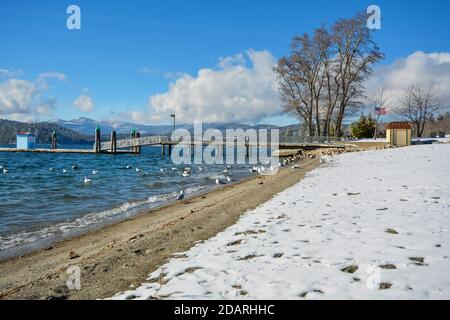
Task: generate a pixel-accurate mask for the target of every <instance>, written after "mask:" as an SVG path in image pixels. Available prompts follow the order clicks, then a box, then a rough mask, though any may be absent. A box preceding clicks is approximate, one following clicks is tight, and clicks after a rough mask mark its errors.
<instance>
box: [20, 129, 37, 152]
mask: <svg viewBox="0 0 450 320" xmlns="http://www.w3.org/2000/svg"><path fill="white" fill-rule="evenodd" d="M16 140H17V146H16V148H17V149H20V150H33V149H36V136H35V135H34V134H31V133H28V132H20V133H19V134H18V135H17V136H16Z"/></svg>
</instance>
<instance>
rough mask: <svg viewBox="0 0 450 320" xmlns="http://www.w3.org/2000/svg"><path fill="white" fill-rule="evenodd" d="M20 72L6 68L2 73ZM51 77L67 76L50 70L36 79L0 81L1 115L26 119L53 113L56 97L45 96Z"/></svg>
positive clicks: (61, 78) (8, 74)
mask: <svg viewBox="0 0 450 320" xmlns="http://www.w3.org/2000/svg"><path fill="white" fill-rule="evenodd" d="M1 70H3V71H5V70H6V69H1ZM20 73H21V72H20V71H11V70H6V71H5V72H2V73H1V74H2V75H4V76H5V77H6V76H8V77H9V76H12V75H18V74H20ZM50 78H53V79H57V80H59V81H63V80H65V79H66V76H65V75H64V74H62V73H57V72H48V73H42V74H40V75H39V76H38V77H37V78H36V80H34V81H28V80H22V79H7V80H5V81H4V82H2V83H0V115H1V116H2V117H6V118H9V119H14V120H26V119H33V118H34V117H36V116H42V115H50V114H52V112H53V111H54V109H55V107H56V99H55V98H53V97H50V98H48V97H45V96H44V94H45V91H46V90H48V89H49V86H48V85H47V79H50Z"/></svg>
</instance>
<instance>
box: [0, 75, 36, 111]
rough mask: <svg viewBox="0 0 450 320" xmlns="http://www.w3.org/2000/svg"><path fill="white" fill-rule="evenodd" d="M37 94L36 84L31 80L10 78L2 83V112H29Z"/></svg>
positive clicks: (0, 100)
mask: <svg viewBox="0 0 450 320" xmlns="http://www.w3.org/2000/svg"><path fill="white" fill-rule="evenodd" d="M36 94H37V89H36V85H35V84H34V83H32V82H30V81H26V80H19V79H10V80H7V81H6V82H4V83H1V84H0V114H2V115H8V114H13V113H17V114H23V113H29V112H30V111H31V105H32V101H33V99H34V97H35V96H36Z"/></svg>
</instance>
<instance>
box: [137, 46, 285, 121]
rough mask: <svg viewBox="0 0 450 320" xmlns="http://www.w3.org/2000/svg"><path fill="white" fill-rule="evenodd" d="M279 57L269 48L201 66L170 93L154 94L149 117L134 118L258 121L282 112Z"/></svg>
mask: <svg viewBox="0 0 450 320" xmlns="http://www.w3.org/2000/svg"><path fill="white" fill-rule="evenodd" d="M275 64H276V59H275V57H274V56H273V55H272V54H271V53H270V52H269V51H266V50H263V51H254V50H248V51H247V52H246V53H245V54H238V55H236V56H232V57H227V58H224V59H221V60H220V62H219V64H218V66H217V67H216V68H214V69H209V68H204V69H200V70H199V71H198V73H197V75H196V76H191V75H187V74H184V75H181V76H180V77H179V78H178V79H177V80H176V81H175V82H172V83H171V84H170V85H169V89H168V91H167V92H166V93H162V94H156V95H152V96H150V98H149V101H148V108H149V112H150V113H149V116H145V113H141V112H134V113H131V114H130V115H131V117H132V118H133V120H134V121H143V120H144V119H145V120H148V121H152V122H167V120H168V119H169V116H170V114H172V113H175V114H176V116H177V119H178V121H180V122H183V123H192V122H194V121H204V122H235V121H236V122H243V121H250V122H253V121H258V120H260V119H262V118H264V117H268V116H274V115H277V114H279V113H280V112H281V107H280V102H279V98H278V85H277V82H276V76H275V74H274V72H273V71H272V68H273V66H274V65H275Z"/></svg>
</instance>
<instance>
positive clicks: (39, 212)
mask: <svg viewBox="0 0 450 320" xmlns="http://www.w3.org/2000/svg"><path fill="white" fill-rule="evenodd" d="M3 147H4V146H3ZM61 148H62V147H61ZM74 148H80V146H74ZM84 148H90V146H88V147H86V146H84ZM0 166H3V167H5V168H7V170H8V172H7V173H6V174H4V173H2V172H1V170H0V258H5V257H8V256H12V255H16V254H21V253H23V252H25V251H28V250H30V249H32V248H35V247H37V246H44V245H48V244H49V243H51V242H53V241H55V240H59V239H62V238H65V237H68V236H72V235H75V234H78V233H80V232H84V231H86V230H87V229H90V228H93V227H98V226H99V225H102V224H105V223H111V222H113V221H119V220H123V219H124V218H127V217H130V216H132V215H134V214H136V213H138V212H140V211H141V210H144V209H148V208H152V207H156V206H159V205H161V204H164V203H167V202H170V201H174V200H175V199H176V196H177V195H178V193H179V191H180V190H184V192H185V194H186V195H192V194H197V193H201V192H203V191H206V190H208V189H210V188H212V187H214V186H215V178H216V177H221V178H223V170H224V169H225V165H209V166H207V165H201V168H202V169H203V170H200V169H199V166H198V165H190V166H189V167H191V169H192V174H191V176H190V177H182V172H183V169H184V168H185V167H186V165H179V166H176V165H174V164H173V163H172V161H171V159H170V157H167V156H166V157H164V158H163V157H162V156H161V148H160V147H146V148H143V149H142V153H141V154H140V155H135V154H121V155H108V154H101V155H96V154H55V153H6V152H0ZM72 166H75V167H74V168H72ZM127 166H128V167H129V168H128V169H127ZM136 168H139V169H141V171H136ZM161 168H162V169H163V170H164V171H163V172H161V170H160V169H161ZM249 168H250V166H248V165H233V168H232V170H231V171H232V177H233V178H234V179H236V180H239V179H243V178H245V177H248V176H249V175H251V173H250V172H249ZM64 169H65V170H67V172H66V173H64V172H63V170H64ZM93 170H96V171H98V173H97V174H93ZM85 177H89V178H90V179H91V180H92V182H91V183H89V184H85V183H84V178H85Z"/></svg>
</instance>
